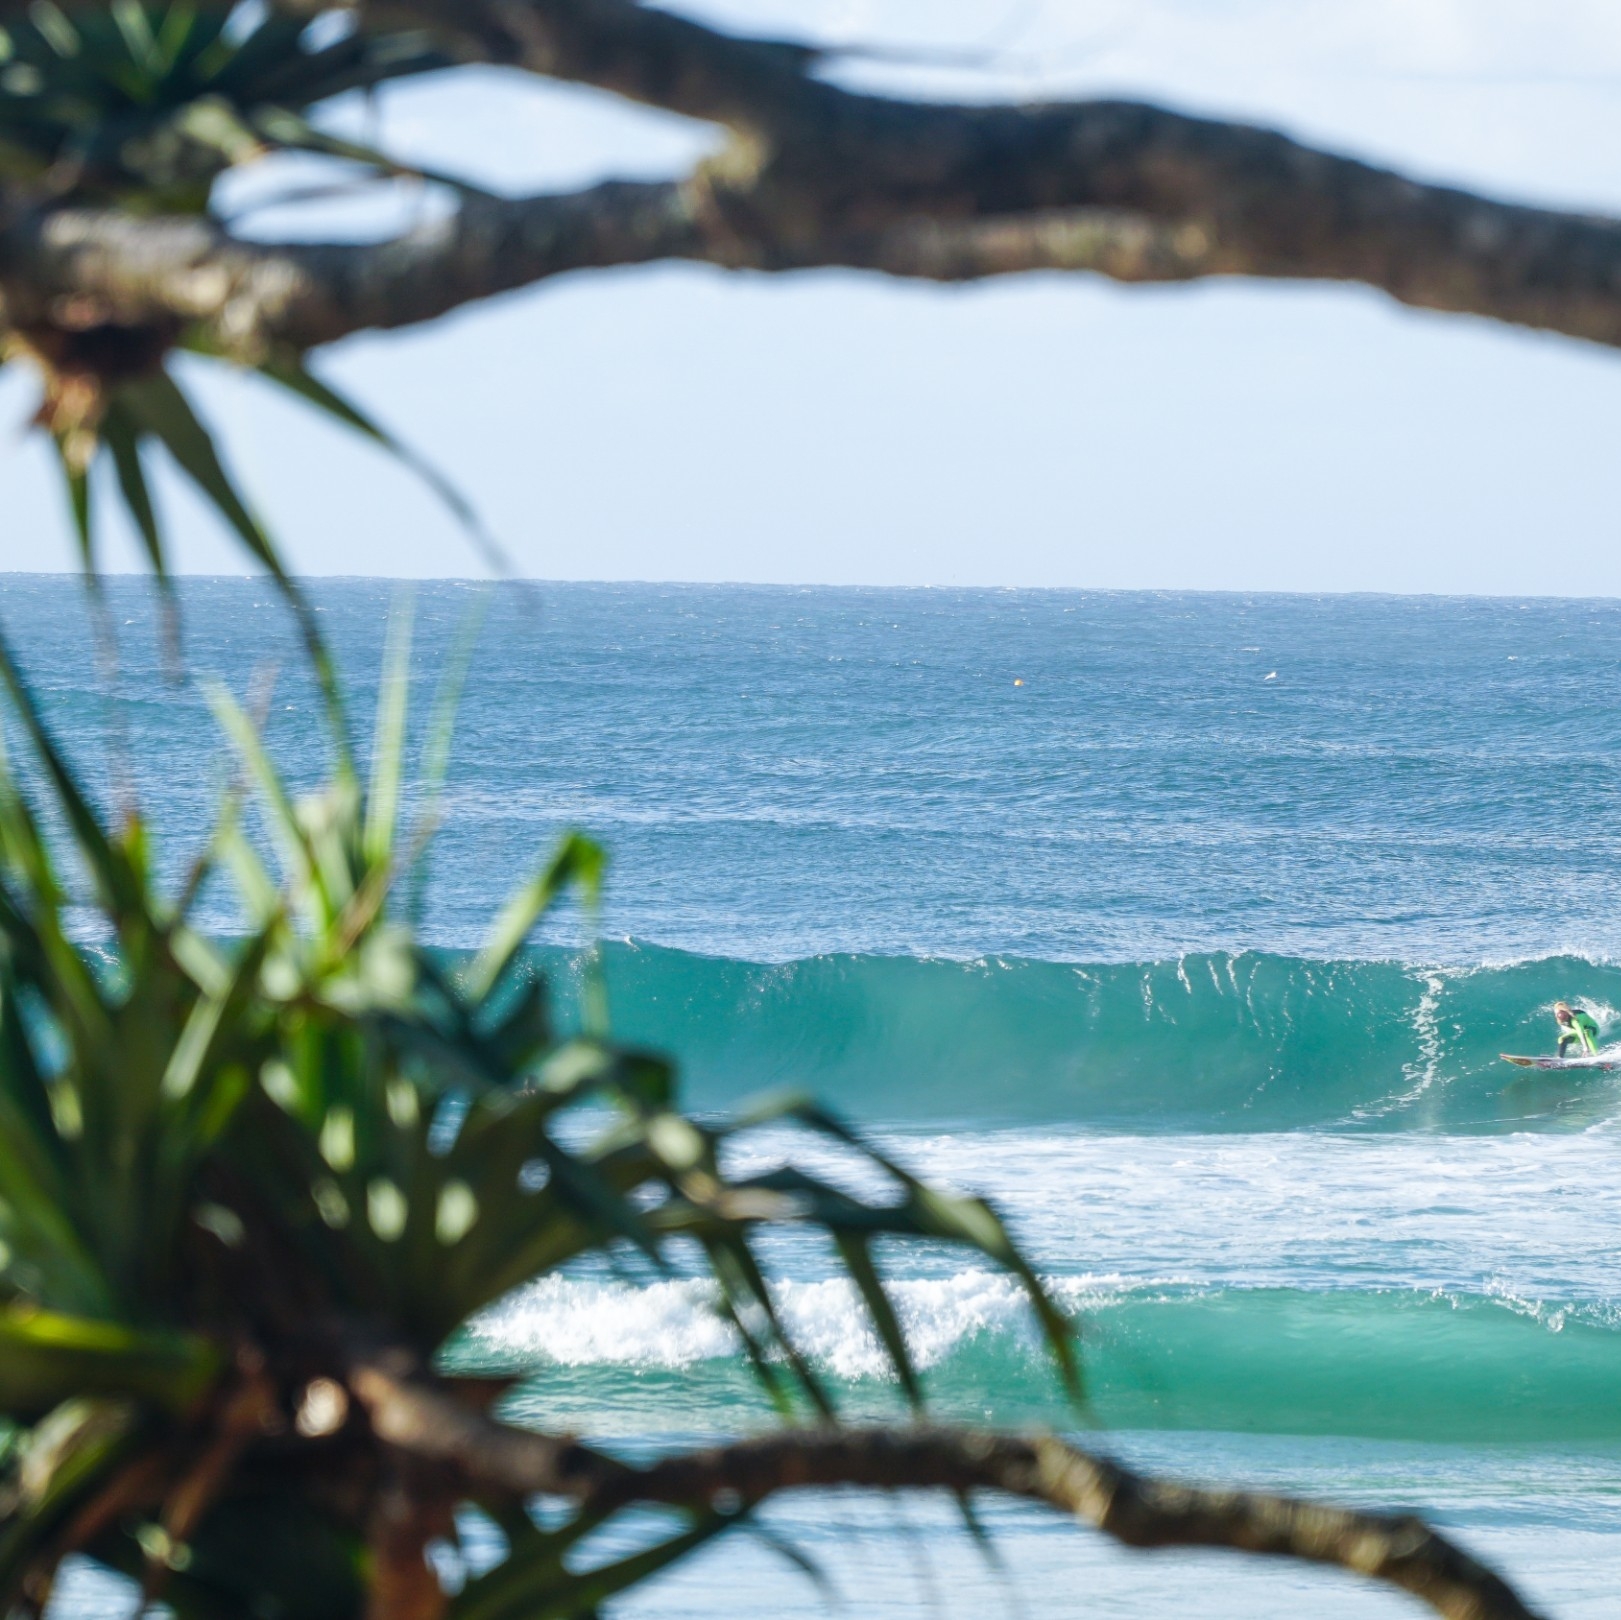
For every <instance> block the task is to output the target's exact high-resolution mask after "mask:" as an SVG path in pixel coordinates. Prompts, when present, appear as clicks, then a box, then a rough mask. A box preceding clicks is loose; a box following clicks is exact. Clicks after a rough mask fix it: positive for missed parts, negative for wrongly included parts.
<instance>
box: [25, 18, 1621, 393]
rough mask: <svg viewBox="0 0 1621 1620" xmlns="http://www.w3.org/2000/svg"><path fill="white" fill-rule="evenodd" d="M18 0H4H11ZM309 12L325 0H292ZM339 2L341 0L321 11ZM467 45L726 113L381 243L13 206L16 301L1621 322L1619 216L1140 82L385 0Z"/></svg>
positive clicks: (331, 321) (144, 318)
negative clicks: (699, 133)
mask: <svg viewBox="0 0 1621 1620" xmlns="http://www.w3.org/2000/svg"><path fill="white" fill-rule="evenodd" d="M5 3H6V0H0V8H3V6H4V4H5ZM284 3H285V4H287V5H290V6H292V7H293V9H298V8H299V7H300V6H304V7H305V8H306V9H308V8H309V6H310V5H311V4H312V0H284ZM320 9H324V5H323V7H322V8H320ZM357 9H358V10H359V11H360V14H361V17H362V21H363V23H366V24H375V25H377V26H388V27H399V26H401V25H404V24H414V25H418V26H428V27H431V28H433V29H434V30H436V32H437V33H438V35H439V37H440V38H441V40H442V41H443V43H444V45H445V48H446V50H447V52H448V53H449V54H451V55H452V56H455V57H457V58H459V59H460V60H464V61H485V62H500V63H507V64H510V65H512V66H514V67H516V68H519V69H522V70H524V71H528V72H533V73H538V74H543V75H546V76H550V77H553V78H558V79H564V80H569V81H572V82H577V83H583V84H590V85H594V86H596V87H598V88H601V89H603V90H606V91H610V92H612V93H614V94H617V95H621V96H625V97H629V98H631V99H634V100H636V101H639V102H642V103H645V104H647V105H649V106H654V107H659V108H662V109H665V110H667V111H670V112H674V113H679V114H681V115H684V116H687V117H693V118H701V119H705V120H708V121H710V122H713V123H716V124H719V125H721V126H722V127H723V128H725V129H726V131H727V132H728V141H727V144H726V145H725V146H724V148H723V149H722V150H721V151H720V152H719V153H718V154H717V155H716V156H715V157H714V158H712V159H711V160H709V161H708V162H706V163H705V164H703V165H701V166H700V167H699V169H698V170H697V171H695V172H694V173H693V174H692V175H690V176H688V177H687V178H686V179H685V180H683V181H678V182H667V183H659V184H645V183H630V182H622V183H609V184H605V185H600V186H596V187H593V188H591V189H590V190H587V191H583V192H579V193H575V194H573V195H566V196H540V197H533V198H527V199H519V200H500V199H491V198H483V197H478V196H468V197H464V198H463V199H462V200H461V202H460V205H459V208H458V211H457V212H456V213H455V214H454V215H453V216H452V217H451V218H450V219H448V220H445V221H441V222H438V223H435V224H432V225H428V226H424V227H422V228H420V229H417V230H413V231H410V232H407V233H406V234H405V235H404V236H402V237H400V238H398V239H397V240H394V241H390V242H385V243H381V244H370V245H356V244H338V243H326V244H272V245H265V244H260V243H253V242H247V241H242V240H239V239H236V238H233V237H232V236H231V235H230V234H229V233H228V232H227V231H226V230H224V229H223V228H222V227H220V226H218V225H214V224H211V223H208V222H204V221H197V220H174V219H162V218H155V219H154V218H140V217H135V216H133V215H131V214H128V213H117V212H108V213H96V212H88V211H84V210H73V211H68V210H61V209H56V210H41V211H36V212H28V211H26V210H23V211H20V212H18V211H15V210H16V208H17V204H16V203H15V200H14V202H13V209H14V211H13V213H12V214H11V216H10V217H9V218H7V216H6V212H5V208H4V206H3V205H0V325H9V326H11V327H13V328H14V329H22V330H27V329H29V328H30V327H33V328H38V327H39V326H41V325H46V326H51V325H59V324H65V325H67V326H69V327H77V328H80V329H82V328H85V327H90V326H95V325H96V324H98V323H111V324H115V325H130V324H135V325H139V324H142V323H151V324H153V325H155V326H157V327H159V328H160V329H161V328H164V327H165V326H166V325H167V324H168V323H172V322H175V321H178V322H180V323H182V324H184V325H186V326H190V327H192V328H194V329H196V332H197V335H199V336H200V337H201V338H202V339H203V340H204V341H206V342H207V343H209V344H210V345H212V346H213V347H214V348H216V349H218V350H219V351H220V352H223V353H226V354H230V355H234V356H236V357H238V358H241V359H245V360H248V361H256V360H258V359H260V358H262V357H263V356H264V355H265V354H266V353H267V352H272V351H275V350H277V349H286V350H293V351H299V352H302V351H305V350H308V349H311V348H314V347H318V346H319V345H321V344H325V343H330V342H332V341H335V340H336V339H339V338H342V337H344V336H346V335H348V334H350V333H353V332H358V331H362V330H366V329H369V328H396V327H401V326H407V325H411V324H414V323H419V322H423V321H428V320H433V319H436V318H437V317H439V316H441V315H443V314H445V313H447V312H448V311H450V310H453V309H456V308H459V307H461V306H463V305H465V304H469V303H473V302H476V301H478V300H480V299H483V298H488V297H491V296H494V295H496V294H498V293H502V292H507V291H511V290H513V289H515V288H519V287H523V286H528V285H532V284H535V283H538V282H540V281H544V280H546V279H548V278H550V277H553V276H557V275H561V274H564V273H567V272H572V271H578V270H589V269H601V268H606V267H609V266H614V265H638V264H647V263H650V262H654V261H657V260H671V259H682V260H692V261H700V262H704V263H709V264H714V265H719V266H723V267H727V268H749V269H755V270H761V271H788V270H797V269H812V268H822V267H838V266H842V267H848V268H854V269H861V270H869V271H877V272H880V273H884V274H888V275H892V276H903V277H911V278H918V279H927V280H937V281H960V280H970V279H978V278H983V277H989V276H997V275H1009V274H1015V273H1019V272H1022V271H1029V270H1062V271H1090V272H1093V273H1096V274H1101V275H1106V276H1109V277H1112V278H1114V279H1116V280H1120V281H1128V282H1147V281H1186V280H1190V279H1194V278H1197V277H1205V276H1253V277H1263V278H1270V279H1278V278H1291V279H1301V280H1335V281H1346V282H1358V283H1361V284H1363V285H1366V286H1369V287H1373V288H1376V289H1379V290H1381V291H1383V292H1385V293H1387V294H1389V295H1390V296H1391V297H1393V298H1395V299H1397V300H1399V301H1400V302H1402V303H1405V304H1409V305H1413V306H1417V307H1421V308H1426V309H1432V310H1439V311H1449V312H1452V313H1457V314H1472V315H1477V316H1484V317H1488V318H1491V319H1495V320H1500V321H1504V322H1509V323H1512V324H1515V325H1519V326H1523V327H1532V328H1540V329H1544V330H1549V331H1554V332H1560V333H1564V334H1566V335H1568V336H1571V337H1576V338H1581V339H1586V340H1588V341H1592V342H1597V343H1604V344H1609V345H1612V346H1614V345H1621V222H1618V221H1616V220H1613V219H1608V218H1601V217H1596V216H1591V215H1585V214H1579V213H1562V212H1557V211H1552V210H1546V209H1539V208H1531V207H1524V206H1520V205H1517V204H1512V203H1505V202H1500V201H1494V200H1492V199H1489V198H1485V197H1480V196H1476V195H1473V194H1471V193H1468V192H1465V191H1461V190H1457V189H1454V188H1450V187H1445V186H1434V185H1425V184H1420V183H1419V182H1417V181H1414V180H1411V179H1408V178H1406V177H1404V176H1402V175H1399V174H1395V173H1392V172H1390V171H1388V170H1384V169H1379V168H1375V167H1372V166H1370V165H1368V164H1365V163H1361V162H1358V161H1356V160H1354V159H1351V158H1346V157H1341V156H1337V155H1334V154H1331V153H1327V152H1322V151H1318V150H1315V149H1313V148H1311V147H1308V146H1305V145H1302V144H1301V143H1299V142H1297V141H1294V140H1292V139H1290V138H1289V137H1287V136H1285V135H1282V134H1279V133H1277V132H1275V131H1271V130H1266V129H1259V128H1255V127H1252V126H1250V125H1245V124H1236V123H1227V122H1222V121H1218V120H1212V119H1204V118H1193V117H1188V116H1185V115H1183V114H1180V113H1176V112H1172V111H1169V110H1167V109H1164V108H1159V107H1153V106H1147V105H1144V104H1141V103H1135V102H1124V101H1086V102H1077V103H1070V104H1053V105H1030V106H959V105H945V104H935V103H928V102H917V101H907V100H902V99H898V98H895V97H887V96H877V95H869V94H862V93H858V92H854V91H850V90H846V89H843V88H841V87H840V86H838V85H835V84H831V83H828V82H826V81H825V80H823V79H822V78H819V77H818V76H817V72H816V69H817V64H818V61H819V55H818V53H817V52H816V51H815V50H813V49H809V48H805V47H799V46H792V45H786V44H781V43H777V42H771V41H753V40H742V39H736V38H733V37H731V36H729V35H726V34H723V33H720V32H718V31H716V30H713V29H709V28H706V27H704V26H702V25H700V24H698V23H695V22H691V21H688V20H686V19H684V18H679V17H675V16H672V15H669V14H666V13H663V12H659V11H656V10H652V9H649V8H647V7H645V6H642V5H639V4H635V3H632V0H368V3H365V4H362V5H360V6H358V7H357Z"/></svg>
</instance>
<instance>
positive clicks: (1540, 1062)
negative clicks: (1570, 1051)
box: [1498, 1052, 1621, 1071]
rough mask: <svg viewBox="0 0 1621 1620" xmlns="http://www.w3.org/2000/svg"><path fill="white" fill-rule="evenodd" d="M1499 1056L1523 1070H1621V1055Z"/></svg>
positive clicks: (1504, 1054)
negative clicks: (1567, 1056) (1564, 1056)
mask: <svg viewBox="0 0 1621 1620" xmlns="http://www.w3.org/2000/svg"><path fill="white" fill-rule="evenodd" d="M1498 1056H1499V1057H1500V1058H1502V1060H1503V1061H1504V1062H1505V1063H1516V1064H1518V1065H1519V1066H1520V1067H1521V1068H1522V1069H1599V1070H1601V1071H1602V1070H1609V1069H1621V1054H1618V1055H1617V1056H1615V1057H1603V1056H1601V1055H1600V1054H1598V1053H1596V1052H1590V1053H1587V1054H1585V1055H1584V1056H1582V1057H1574V1058H1560V1057H1516V1056H1515V1055H1514V1054H1513V1053H1512V1052H1499V1053H1498Z"/></svg>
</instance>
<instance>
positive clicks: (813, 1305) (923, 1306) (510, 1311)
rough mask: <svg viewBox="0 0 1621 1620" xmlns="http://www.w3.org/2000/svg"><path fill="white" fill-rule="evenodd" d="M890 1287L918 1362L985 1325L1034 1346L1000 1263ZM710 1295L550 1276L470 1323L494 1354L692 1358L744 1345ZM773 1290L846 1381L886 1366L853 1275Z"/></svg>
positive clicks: (598, 1361)
mask: <svg viewBox="0 0 1621 1620" xmlns="http://www.w3.org/2000/svg"><path fill="white" fill-rule="evenodd" d="M1073 1287H1074V1284H1073V1282H1072V1283H1071V1288H1070V1289H1069V1290H1066V1292H1068V1291H1072V1290H1073ZM890 1294H891V1297H892V1298H893V1299H894V1301H895V1308H896V1312H897V1314H898V1315H899V1317H900V1319H901V1326H902V1327H903V1328H904V1329H905V1332H906V1339H907V1343H908V1345H909V1346H910V1347H911V1351H912V1355H913V1359H914V1360H915V1361H916V1363H917V1365H918V1366H919V1367H923V1368H928V1367H932V1366H935V1365H937V1364H938V1363H940V1362H941V1361H943V1360H944V1359H945V1358H946V1357H948V1356H949V1355H951V1354H952V1352H953V1351H954V1350H956V1349H957V1348H958V1347H959V1346H961V1345H963V1344H965V1343H967V1342H969V1341H970V1340H973V1339H976V1338H978V1337H980V1336H982V1335H985V1334H994V1335H997V1336H1007V1337H1012V1338H1015V1339H1020V1340H1027V1341H1028V1342H1029V1344H1030V1346H1031V1347H1032V1348H1034V1346H1035V1343H1036V1338H1035V1332H1034V1327H1033V1324H1032V1322H1031V1319H1030V1312H1029V1307H1028V1304H1027V1303H1026V1301H1025V1298H1024V1295H1023V1293H1022V1292H1021V1291H1020V1289H1019V1287H1018V1285H1017V1284H1015V1283H1014V1282H1012V1281H1011V1280H1009V1279H1008V1278H1006V1277H1002V1276H998V1275H997V1274H995V1273H993V1272H988V1271H965V1272H959V1273H958V1274H956V1275H955V1276H951V1277H940V1278H911V1279H908V1280H905V1281H901V1282H895V1283H892V1284H891V1285H890ZM714 1297H715V1296H714V1293H713V1290H712V1289H711V1288H710V1286H709V1285H708V1284H706V1283H703V1282H695V1281H664V1282H655V1283H650V1284H648V1285H647V1286H645V1287H640V1288H637V1287H632V1286H630V1285H627V1284H624V1283H610V1282H596V1281H587V1280H583V1279H578V1278H571V1277H555V1276H554V1277H545V1278H542V1279H540V1280H539V1281H538V1282H535V1283H533V1284H531V1285H530V1286H529V1287H527V1288H523V1289H520V1290H519V1291H518V1292H517V1293H515V1294H513V1295H511V1296H510V1297H509V1298H508V1299H506V1300H503V1301H502V1302H501V1303H500V1304H499V1305H496V1306H494V1307H492V1308H491V1309H490V1310H488V1311H486V1312H485V1313H484V1314H483V1315H481V1316H480V1317H478V1318H477V1319H476V1320H475V1321H474V1322H473V1323H472V1324H471V1327H470V1332H471V1333H472V1336H473V1337H474V1339H475V1340H476V1341H477V1342H478V1343H479V1344H481V1345H482V1346H485V1347H487V1348H488V1349H490V1350H491V1351H493V1352H495V1353H497V1354H502V1355H520V1356H522V1357H524V1358H525V1359H530V1358H533V1359H534V1360H536V1361H549V1362H552V1363H554V1364H556V1365H559V1366H565V1367H581V1366H629V1367H641V1368H666V1369H669V1368H679V1367H689V1366H691V1365H693V1364H694V1363H695V1362H700V1361H714V1360H721V1359H727V1360H729V1359H732V1358H734V1357H735V1356H737V1355H738V1354H739V1351H740V1349H741V1346H740V1345H739V1343H738V1340H737V1336H736V1334H735V1333H734V1331H733V1329H732V1328H731V1326H730V1324H728V1323H727V1322H726V1321H724V1320H723V1319H722V1318H721V1317H720V1316H719V1314H717V1312H716V1310H715V1308H714ZM775 1298H776V1303H777V1308H778V1310H779V1312H780V1314H781V1315H782V1318H783V1321H784V1324H785V1325H786V1327H787V1328H788V1331H789V1332H790V1334H791V1335H792V1336H793V1338H794V1341H795V1342H796V1343H797V1344H798V1345H799V1346H800V1348H801V1349H802V1350H804V1351H805V1353H806V1354H807V1355H808V1356H809V1357H810V1359H811V1361H812V1363H813V1364H814V1365H816V1366H817V1367H819V1368H821V1369H822V1370H824V1371H826V1372H829V1373H831V1374H832V1375H833V1376H835V1377H837V1378H844V1379H856V1378H885V1377H888V1376H889V1375H890V1369H889V1363H888V1358H887V1357H886V1355H885V1354H884V1351H883V1349H882V1347H881V1345H880V1344H879V1342H878V1339H877V1336H876V1335H875V1334H874V1333H873V1331H872V1327H871V1325H870V1323H869V1322H868V1320H867V1317H866V1312H865V1308H864V1307H863V1306H862V1304H861V1302H860V1299H859V1297H858V1296H857V1294H856V1292H855V1290H854V1288H853V1287H852V1286H851V1285H850V1284H849V1283H848V1282H846V1281H844V1280H843V1279H829V1280H825V1281H820V1282H783V1283H779V1284H778V1285H777V1286H776V1290H775Z"/></svg>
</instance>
